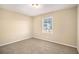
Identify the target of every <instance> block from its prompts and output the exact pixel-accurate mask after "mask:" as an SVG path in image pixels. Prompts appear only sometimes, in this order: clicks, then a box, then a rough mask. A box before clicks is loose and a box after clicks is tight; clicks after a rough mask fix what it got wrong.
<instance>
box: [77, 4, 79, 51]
mask: <svg viewBox="0 0 79 59" xmlns="http://www.w3.org/2000/svg"><path fill="white" fill-rule="evenodd" d="M77 49H78V52H79V5H78V8H77Z"/></svg>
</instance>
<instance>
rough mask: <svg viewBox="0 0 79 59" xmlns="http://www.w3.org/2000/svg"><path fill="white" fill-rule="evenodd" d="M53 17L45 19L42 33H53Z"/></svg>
mask: <svg viewBox="0 0 79 59" xmlns="http://www.w3.org/2000/svg"><path fill="white" fill-rule="evenodd" d="M52 21H53V20H52V17H45V18H44V19H43V20H42V31H43V32H51V31H52V29H53V26H52V25H53V24H52V23H53V22H52Z"/></svg>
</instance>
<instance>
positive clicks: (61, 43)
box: [34, 36, 77, 48]
mask: <svg viewBox="0 0 79 59" xmlns="http://www.w3.org/2000/svg"><path fill="white" fill-rule="evenodd" d="M34 38H37V39H41V40H45V41H49V42H53V43H57V44H61V45H65V46H69V47H73V48H77V47H76V46H73V45H69V44H65V43H59V42H56V41H50V40H46V39H44V38H41V37H37V36H34Z"/></svg>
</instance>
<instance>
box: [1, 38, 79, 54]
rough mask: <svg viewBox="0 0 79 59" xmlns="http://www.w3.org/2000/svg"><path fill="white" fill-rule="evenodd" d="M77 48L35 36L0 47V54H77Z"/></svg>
mask: <svg viewBox="0 0 79 59" xmlns="http://www.w3.org/2000/svg"><path fill="white" fill-rule="evenodd" d="M77 53H78V52H77V49H76V48H73V47H69V46H65V45H60V44H56V43H53V42H48V41H44V40H40V39H36V38H31V39H26V40H23V41H19V42H16V43H12V44H8V45H5V46H1V47H0V54H77Z"/></svg>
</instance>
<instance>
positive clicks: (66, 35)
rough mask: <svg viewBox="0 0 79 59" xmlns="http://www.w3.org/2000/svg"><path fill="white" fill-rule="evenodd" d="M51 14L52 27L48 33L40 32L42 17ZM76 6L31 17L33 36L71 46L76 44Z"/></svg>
mask: <svg viewBox="0 0 79 59" xmlns="http://www.w3.org/2000/svg"><path fill="white" fill-rule="evenodd" d="M46 16H52V17H53V19H54V24H53V25H54V29H53V31H52V32H50V33H44V32H42V19H43V18H44V17H46ZM76 24H77V8H76V7H73V8H70V9H63V10H60V11H55V12H50V13H47V14H43V15H38V16H35V17H34V18H33V27H34V28H33V37H35V38H39V39H43V40H47V41H51V42H55V43H59V44H63V45H67V46H71V47H76V46H77V42H76V41H77V26H76Z"/></svg>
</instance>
